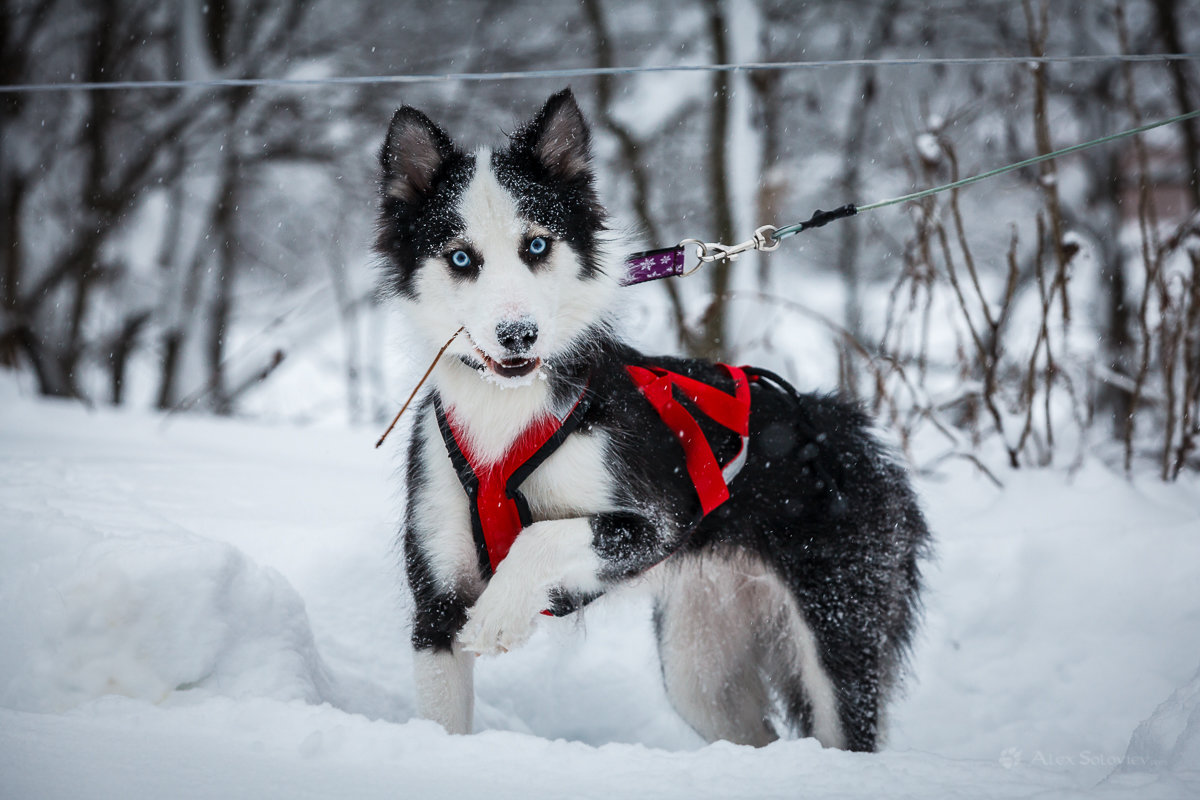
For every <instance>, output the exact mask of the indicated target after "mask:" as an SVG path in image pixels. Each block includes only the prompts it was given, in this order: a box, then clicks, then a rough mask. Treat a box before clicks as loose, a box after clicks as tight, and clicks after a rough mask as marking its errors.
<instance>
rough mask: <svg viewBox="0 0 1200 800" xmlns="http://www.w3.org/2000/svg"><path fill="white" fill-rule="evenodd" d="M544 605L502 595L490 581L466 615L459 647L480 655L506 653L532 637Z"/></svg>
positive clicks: (515, 594)
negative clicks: (534, 625)
mask: <svg viewBox="0 0 1200 800" xmlns="http://www.w3.org/2000/svg"><path fill="white" fill-rule="evenodd" d="M544 605H545V603H544V600H543V602H542V603H540V604H539V603H535V602H532V598H529V597H526V596H525V593H522V592H517V591H512V590H509V591H505V587H504V586H502V585H500V584H499V583H498V582H497V581H496V580H495V579H494V578H493V580H492V583H491V585H489V586H488V588H487V589H485V590H484V592H483V594H481V595H480V596H479V600H477V601H476V603H475V605H474V606H473V607H472V608H471V610H470V611H468V612H467V624H466V625H464V626H463V629H462V630H461V631H459V634H458V641H459V644H461V645H462V648H463V649H464V650H467V651H470V652H472V653H479V654H480V655H495V654H497V653H507V652H508V651H509V650H512V649H514V648H516V647H520V646H521V645H522V644H524V643H525V642H526V641H527V640H528V639H529V637H530V636H532V635H533V624H534V621H535V620H536V619H537V616H538V614H539V612H540V610H541V608H542V607H543V606H544Z"/></svg>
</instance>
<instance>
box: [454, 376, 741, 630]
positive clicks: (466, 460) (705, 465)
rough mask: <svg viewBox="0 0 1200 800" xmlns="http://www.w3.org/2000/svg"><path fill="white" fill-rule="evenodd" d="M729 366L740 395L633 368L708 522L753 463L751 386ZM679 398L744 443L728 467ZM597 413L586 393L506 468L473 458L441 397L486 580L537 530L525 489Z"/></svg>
mask: <svg viewBox="0 0 1200 800" xmlns="http://www.w3.org/2000/svg"><path fill="white" fill-rule="evenodd" d="M721 366H722V367H724V368H725V370H726V371H727V372H728V373H729V374H730V376H731V377H732V378H733V382H734V393H733V394H732V395H730V394H727V393H725V392H724V391H722V390H720V389H718V388H716V387H714V386H710V385H709V384H707V383H704V382H702V381H698V380H696V379H694V378H689V377H687V376H686V375H680V374H679V373H676V372H671V371H669V370H666V369H662V368H661V367H640V366H627V367H625V370H626V372H627V373H628V374H629V377H630V379H631V380H632V381H633V384H634V385H635V386H636V387H637V388H638V390H639V391H640V392H641V393H642V395H643V396H644V397H645V398H646V400H648V401H649V402H650V404H651V405H652V406H653V407H654V410H655V411H656V412H657V413H658V415H659V417H660V418H661V419H662V421H663V422H664V423H665V424H666V425H667V427H668V428H670V429H671V431H672V432H673V433H674V434H675V436H676V438H677V439H678V440H679V443H680V445H681V446H682V447H683V452H684V459H685V463H686V466H687V471H688V476H689V477H690V478H691V480H692V484H693V486H695V489H696V494H697V496H698V497H699V499H700V506H701V509H702V510H703V514H704V515H707V514H709V513H710V512H711V511H712V510H713V509H715V508H717V507H718V506H720V505H721V504H722V503H724V502H725V501H726V500H728V499H729V482H730V481H732V480H733V478H734V476H736V475H737V473H738V471H739V470H740V469H741V467H742V465H743V464H744V463H745V459H746V448H747V443H748V440H749V436H750V384H749V381H748V380H747V377H746V372H745V370H743V369H742V368H740V367H733V366H729V365H727V364H722V365H721ZM676 390H678V392H679V394H680V395H682V396H683V397H684V398H687V399H688V400H689V401H690V402H691V403H692V404H693V405H694V406H695V408H696V409H698V410H699V411H700V412H701V413H703V414H704V415H705V416H707V417H709V418H710V419H712V420H713V421H714V422H716V423H718V424H719V425H721V426H722V427H724V428H727V429H729V430H730V431H732V432H733V433H736V434H737V435H738V436H739V437H740V438H741V448H740V450H739V451H738V453H737V455H736V456H734V457H733V458H732V459H730V460H729V461H728V462H727V463H726V464H724V465H721V464H720V463H718V461H717V457H716V455H715V454H714V453H713V449H712V446H711V445H710V444H709V442H708V439H707V438H706V437H705V435H704V432H703V431H702V430H701V429H700V424H699V423H698V422H696V419H695V417H693V416H692V414H691V412H690V411H689V410H688V409H687V407H686V406H685V405H684V404H683V403H681V402H680V401H679V400H678V399H676V397H675V391H676ZM590 405H591V393H590V391H589V389H588V387H586V386H585V387H584V389H583V391H582V392H581V393H580V395H579V397H578V399H577V400H576V401H575V403H574V405H573V406H572V407H571V408H570V410H569V411H568V412H567V413H566V414H565V415H563V416H562V417H558V416H555V415H553V414H549V415H546V416H544V417H542V418H540V419H538V420H535V421H534V422H533V424H531V425H530V426H529V427H528V428H526V429H525V431H524V432H522V433H521V435H520V436H518V437H517V438H516V440H515V441H514V442H513V444H512V445H511V446H510V448H509V449H508V451H507V452H506V453H505V454H504V457H503V458H502V459H501V460H500V461H497V462H493V463H488V462H484V461H483V460H482V459H480V458H479V457H478V456H477V455H476V454H474V453H473V452H472V451H471V449H470V446H469V440H468V437H467V436H466V433H465V431H464V430H463V429H462V426H461V425H460V424H458V423H457V422H456V421H455V419H454V417H453V414H452V412H451V411H448V410H447V409H446V408H444V407H443V406H442V402H441V399H440V398H439V397H438V396H437V395H436V394H435V395H434V398H433V407H434V412H435V414H436V416H437V423H438V428H439V429H440V431H441V433H442V439H443V441H444V442H445V444H446V451H447V452H448V453H449V455H450V461H451V463H453V465H454V471H455V472H456V473H457V474H458V479H459V481H460V482H461V483H462V487H463V489H464V490H465V491H466V493H467V497H468V499H469V500H470V504H471V528H472V532H473V534H474V538H475V548H476V552H477V554H478V557H479V568H480V570H481V572H482V573H483V576H484V577H485V578H490V577H491V575H492V572H493V571H494V570H495V569H496V567H498V566H499V565H500V562H501V561H503V560H504V558H505V556H507V555H508V551H509V549H510V548H511V547H512V545H513V542H514V541H516V538H517V536H518V535H519V534H520V533H521V531H522V530H523V529H524V528H525V527H526V526H528V525H531V524H532V523H533V516H532V514H531V513H530V510H529V502H528V501H527V500H526V499H525V496H524V495H523V494H522V493H521V484H522V483H524V482H525V479H526V478H528V477H529V475H530V474H532V473H533V471H534V470H535V469H537V468H538V467H539V466H540V465H541V464H542V463H543V462H544V461H545V460H546V459H547V458H549V457H550V455H551V454H552V453H554V451H555V450H557V449H558V448H559V446H560V445H562V443H563V442H564V441H566V438H567V437H568V436H569V435H570V434H571V433H572V432H573V431H574V430H575V429H576V428H578V427H579V423H580V421H581V420H582V418H583V416H584V414H585V413H586V411H587V410H588V408H589V407H590ZM569 611H570V609H567V610H564V611H562V613H569ZM556 613H558V612H557V610H556Z"/></svg>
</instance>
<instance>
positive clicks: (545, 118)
mask: <svg viewBox="0 0 1200 800" xmlns="http://www.w3.org/2000/svg"><path fill="white" fill-rule="evenodd" d="M512 139H513V148H514V149H516V150H524V151H527V152H528V153H529V154H530V155H531V156H532V157H533V159H534V160H535V161H536V162H537V163H538V164H540V165H541V166H542V168H543V169H545V170H546V172H547V173H549V175H550V176H551V177H553V178H556V179H558V180H562V181H571V180H575V179H577V178H579V177H582V176H588V175H590V174H591V160H592V151H591V134H590V133H589V132H588V125H587V121H586V120H585V119H584V118H583V112H582V111H580V110H579V105H578V104H577V103H576V102H575V95H573V94H571V90H570V89H563V90H562V91H561V92H558V93H557V94H553V95H551V96H550V99H549V100H547V101H546V105H544V106H542V110H541V111H539V112H538V113H537V115H536V116H534V118H533V119H532V120H530V121H529V123H528V124H527V125H525V127H523V128H521V129H520V130H519V131H517V132H516V133H515V134H513V137H512Z"/></svg>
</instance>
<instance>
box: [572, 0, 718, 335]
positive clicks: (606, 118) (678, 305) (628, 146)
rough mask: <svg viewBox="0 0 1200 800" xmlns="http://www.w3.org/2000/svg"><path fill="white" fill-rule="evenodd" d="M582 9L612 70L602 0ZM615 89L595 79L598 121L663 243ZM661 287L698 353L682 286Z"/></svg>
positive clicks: (650, 232)
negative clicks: (618, 113) (617, 111)
mask: <svg viewBox="0 0 1200 800" xmlns="http://www.w3.org/2000/svg"><path fill="white" fill-rule="evenodd" d="M583 10H584V14H585V16H586V17H587V20H588V25H589V26H590V27H591V29H592V40H593V41H594V42H595V45H596V66H597V67H599V68H601V69H608V68H611V67H613V66H614V65H615V61H614V59H613V52H612V38H611V36H610V34H609V30H608V23H607V22H606V20H605V16H604V7H603V3H602V0H583ZM612 87H613V76H612V75H600V76H598V77H597V78H596V113H597V117H598V120H597V121H598V122H599V123H600V126H601V127H602V128H604V129H605V130H606V131H608V132H609V133H610V134H612V136H613V138H615V139H616V140H617V145H618V147H619V150H620V153H621V163H622V166H623V167H624V169H625V171H626V172H628V173H629V176H630V178H631V179H632V181H633V213H634V215H635V216H636V217H637V220H638V223H639V224H640V225H641V227H642V230H643V232H644V233H645V234H646V236H648V237H649V239H650V241H651V242H653V243H658V242H660V241H661V237H660V235H659V228H658V223H657V221H656V220H655V219H654V214H653V213H652V212H651V210H650V207H651V202H650V171H649V170H648V169H647V166H646V164H645V162H644V161H643V160H642V158H641V149H642V144H641V143H640V142H638V140H637V139H636V137H634V135H633V133H632V132H631V131H630V130H629V129H628V128H627V127H625V126H624V125H622V124H621V123H620V122H618V121H617V118H616V117H615V116H614V115H613V113H612ZM661 285H662V287H663V288H664V289H665V290H666V292H667V297H668V299H669V300H670V303H671V310H672V312H673V314H674V317H675V329H676V331H677V332H678V335H679V340H680V343H681V344H682V345H683V349H684V350H685V351H687V352H689V353H692V352H695V351H696V334H695V332H694V331H693V330H692V329H691V327H690V326H689V325H688V323H687V312H686V309H685V308H684V305H683V297H682V295H681V294H680V293H679V287H678V286H677V285H676V284H675V283H674V281H664V282H662V284H661Z"/></svg>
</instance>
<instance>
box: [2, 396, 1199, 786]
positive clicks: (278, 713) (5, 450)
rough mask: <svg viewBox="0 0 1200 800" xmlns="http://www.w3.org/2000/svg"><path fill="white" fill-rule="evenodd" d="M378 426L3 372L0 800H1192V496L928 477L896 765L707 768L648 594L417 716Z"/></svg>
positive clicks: (1172, 490)
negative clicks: (675, 699)
mask: <svg viewBox="0 0 1200 800" xmlns="http://www.w3.org/2000/svg"><path fill="white" fill-rule="evenodd" d="M377 434H378V432H377V431H375V430H374V429H370V430H367V429H357V430H354V429H339V428H329V427H307V428H300V427H293V426H286V427H285V426H271V425H266V424H261V423H260V424H249V423H245V422H237V421H217V420H207V419H193V418H174V419H170V420H164V419H162V418H161V417H157V416H151V415H146V414H136V413H117V412H111V411H104V410H100V411H93V412H89V411H87V410H85V409H83V408H81V407H79V406H77V405H71V404H60V403H49V402H34V401H32V400H29V399H26V398H23V397H21V396H19V393H18V392H17V390H16V389H15V388H14V387H13V386H12V385H10V384H6V383H4V382H0V797H3V798H13V799H14V800H15V799H16V798H123V799H124V798H130V797H164V798H165V797H171V798H190V797H204V798H226V797H255V798H258V797H287V798H306V797H314V798H315V797H323V798H327V797H354V798H372V797H387V798H395V797H487V798H492V799H493V800H499V799H500V798H508V797H521V798H528V797H581V798H587V797H597V798H600V797H604V798H609V797H653V798H660V797H661V798H666V797H671V798H676V797H677V798H701V797H714V798H716V797H789V798H791V797H879V796H909V797H922V798H940V797H971V798H975V797H1005V798H1007V797H1033V796H1038V797H1045V796H1052V797H1060V796H1061V797H1074V796H1099V797H1145V798H1177V797H1200V673H1197V667H1198V666H1200V590H1198V589H1197V587H1198V586H1200V480H1197V478H1196V476H1194V475H1192V476H1186V477H1185V479H1184V480H1183V481H1181V482H1180V483H1179V484H1177V485H1173V486H1164V485H1162V484H1160V483H1158V482H1157V481H1155V480H1152V479H1149V478H1147V479H1143V480H1139V481H1136V482H1134V483H1129V482H1127V481H1126V480H1125V479H1124V478H1122V477H1121V476H1118V475H1114V474H1112V473H1110V472H1108V471H1107V470H1106V469H1104V468H1103V467H1101V466H1099V465H1097V464H1094V463H1088V464H1086V465H1085V466H1084V468H1083V469H1082V470H1081V471H1080V472H1078V473H1077V474H1076V475H1074V476H1068V475H1066V474H1064V473H1062V472H1054V471H1043V472H1022V473H1012V472H1004V473H1002V477H1003V478H1004V480H1005V481H1006V484H1007V485H1006V488H1005V489H1004V490H1003V491H1000V490H997V489H995V488H994V487H993V486H992V485H991V484H990V483H988V482H987V481H986V480H984V479H982V478H980V477H979V476H978V475H976V474H974V472H973V470H972V469H971V468H970V467H968V466H966V465H965V464H964V465H962V466H961V467H956V468H952V469H948V470H947V471H946V472H945V474H944V475H942V476H941V477H940V478H937V479H933V478H930V479H925V480H922V481H921V482H920V486H919V488H920V491H921V493H922V495H923V498H924V502H925V505H926V508H927V510H928V513H929V516H930V519H931V522H932V524H933V527H934V529H935V532H936V535H937V553H938V558H937V561H936V562H935V563H932V564H929V565H928V566H927V568H926V574H927V582H928V592H927V596H926V604H927V615H926V621H925V625H924V628H923V632H922V635H921V637H920V639H919V642H918V644H917V648H916V652H915V654H914V658H913V675H912V678H911V679H910V681H909V686H908V692H907V695H906V696H905V697H904V698H903V699H902V700H901V701H899V702H898V703H897V704H896V705H895V706H894V707H893V710H892V714H891V735H890V738H889V741H888V743H887V745H886V747H885V749H884V751H883V752H882V753H879V754H875V755H865V754H850V753H844V752H836V751H826V750H822V749H821V748H820V747H819V746H818V745H817V744H816V743H815V742H813V741H810V740H791V741H781V742H777V743H776V744H774V745H771V746H770V747H767V748H764V749H761V750H753V749H749V748H744V747H737V746H733V745H729V744H723V743H722V744H716V745H712V746H704V745H703V743H702V742H701V741H699V740H698V738H697V737H696V736H695V735H694V734H693V733H692V732H691V731H690V730H689V729H688V728H687V727H686V726H685V725H684V724H683V723H682V722H681V721H680V720H679V719H678V718H677V717H676V716H675V715H674V713H673V712H672V711H671V709H670V706H669V705H668V703H667V701H666V698H665V695H664V693H663V690H662V688H661V686H660V684H659V678H658V671H657V669H658V668H657V664H656V659H655V654H654V648H653V643H652V637H651V626H650V619H649V608H648V606H647V605H646V604H645V602H644V600H643V599H642V598H639V597H638V596H637V595H636V594H635V593H629V594H626V595H623V596H617V597H613V598H610V599H609V600H608V601H607V602H605V603H599V604H597V605H596V606H595V607H594V608H592V609H589V610H588V613H587V616H586V618H584V619H582V620H577V619H564V620H551V619H546V620H544V621H543V623H542V626H541V630H540V631H539V633H538V634H537V635H536V636H535V637H534V639H533V640H532V641H531V642H530V643H529V645H528V646H526V647H525V648H523V649H522V650H520V651H517V652H514V653H511V654H508V655H505V656H502V657H499V658H495V659H488V660H481V662H480V664H479V669H478V673H477V674H478V695H479V702H478V712H477V728H478V729H479V731H480V732H479V733H478V734H476V735H474V736H469V737H454V736H449V735H447V734H445V733H444V732H442V731H441V729H440V728H438V727H437V726H435V725H433V724H431V723H428V722H424V721H421V720H413V719H412V709H413V697H412V688H411V685H410V679H409V666H410V658H409V654H408V649H407V645H406V640H407V633H406V618H407V614H408V612H407V610H406V602H407V601H406V599H405V596H404V591H403V587H402V586H401V585H400V584H399V583H398V570H397V568H396V554H395V553H394V552H393V550H392V544H391V543H392V536H393V530H394V528H395V525H396V520H397V516H398V507H399V503H398V500H397V498H398V493H399V491H400V483H399V478H398V472H397V466H398V460H397V459H396V458H395V453H397V452H398V451H399V449H400V447H401V445H402V443H401V442H400V441H398V440H397V441H389V444H388V446H387V449H388V450H390V451H392V452H391V453H383V452H375V451H373V450H372V449H371V446H372V444H373V442H374V439H375V437H376V436H377ZM1135 729H1136V733H1135Z"/></svg>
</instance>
